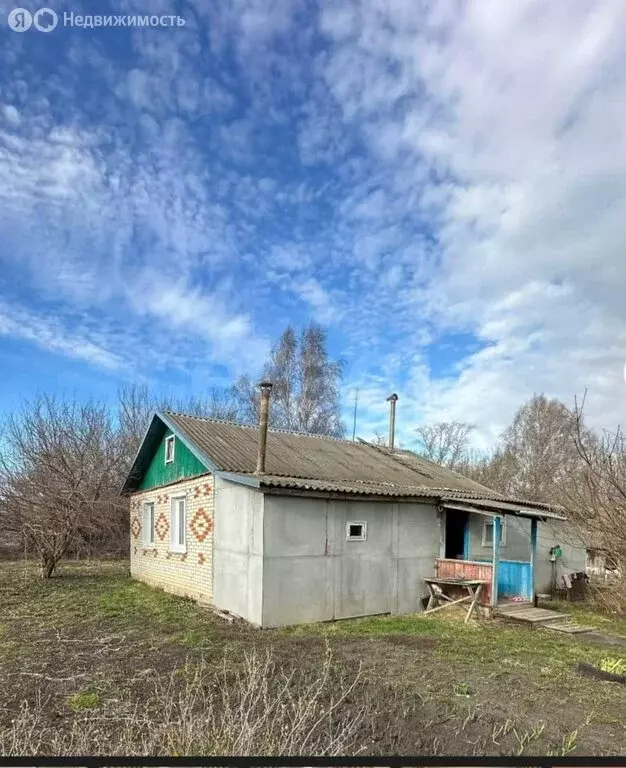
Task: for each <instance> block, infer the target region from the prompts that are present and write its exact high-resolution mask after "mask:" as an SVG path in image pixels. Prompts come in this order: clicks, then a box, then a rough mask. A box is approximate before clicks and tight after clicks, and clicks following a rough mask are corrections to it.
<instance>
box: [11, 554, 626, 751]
mask: <svg viewBox="0 0 626 768" xmlns="http://www.w3.org/2000/svg"><path fill="white" fill-rule="evenodd" d="M586 618H587V620H588V619H589V618H590V614H589V613H588V612H587V613H586ZM591 619H592V620H593V616H591ZM596 626H598V627H599V628H601V629H602V631H603V632H604V633H606V634H611V633H619V632H618V631H619V630H622V629H623V627H624V625H623V624H620V623H619V622H611V621H610V620H606V619H604V618H602V617H596ZM623 634H626V632H624V633H623ZM267 653H270V654H271V658H272V664H273V666H272V670H273V672H272V675H273V676H274V677H276V678H277V679H278V677H280V676H282V678H284V677H285V676H287V677H289V675H295V677H293V678H290V680H291V682H290V685H291V686H296V687H297V685H300V684H301V685H305V684H306V683H305V682H302V683H298V680H304V679H305V678H306V676H307V675H309V678H307V679H314V678H315V675H317V674H322V675H324V674H326V673H324V672H323V670H324V668H325V667H324V665H325V664H328V663H329V664H330V668H331V672H330V677H329V679H330V680H331V683H330V686H331V688H333V689H334V690H336V689H337V687H338V686H340V684H341V683H340V682H339V681H344V683H343V684H345V681H351V680H354V681H356V682H354V685H353V687H352V688H350V690H349V691H348V693H347V694H346V695H345V697H343V698H342V699H341V700H340V701H339V703H338V704H337V706H336V709H334V710H333V716H335V715H338V716H339V717H341V718H344V720H345V722H352V723H353V725H352V726H351V727H352V729H353V731H354V732H353V733H352V734H351V735H350V737H349V738H348V739H347V741H344V742H342V743H344V744H350V745H351V746H350V749H351V750H353V752H354V753H355V754H356V753H358V754H365V755H367V754H372V755H381V754H382V755H398V754H400V755H401V754H408V755H416V754H424V755H554V756H564V755H575V756H581V755H585V756H587V755H589V756H592V755H593V756H600V755H625V754H626V725H625V724H626V687H624V686H620V685H619V684H616V683H610V682H604V681H597V680H590V679H588V678H585V677H582V676H581V675H580V674H578V673H577V672H576V669H575V668H576V664H577V662H579V661H587V662H590V663H592V664H599V663H601V662H602V661H603V660H607V659H610V660H616V659H619V658H623V657H624V656H626V653H625V652H624V648H621V647H619V646H617V647H616V646H608V645H607V646H604V645H603V644H601V643H598V642H594V643H590V642H584V641H580V640H577V639H576V638H575V637H572V636H568V635H564V634H562V633H556V632H552V633H551V632H547V631H542V630H531V629H527V628H525V627H522V628H518V627H508V626H504V625H500V624H498V623H497V622H495V621H485V620H482V621H480V622H478V621H476V622H473V623H471V624H470V625H468V626H465V625H463V624H462V623H461V622H459V621H458V620H456V619H455V618H454V617H445V616H442V615H441V614H439V616H438V617H435V616H433V617H423V616H419V615H418V616H409V617H381V618H372V619H363V620H355V621H343V622H334V623H331V624H323V625H314V626H306V627H295V628H290V629H287V630H263V631H262V630H257V629H254V628H252V627H250V626H248V625H247V624H245V623H244V622H238V621H236V622H233V623H229V622H227V621H225V620H224V619H222V618H220V617H218V616H216V615H215V614H214V613H212V612H211V611H210V610H209V609H207V608H202V607H199V606H197V605H196V604H194V603H193V602H191V601H188V600H184V599H179V598H175V597H172V596H169V595H166V594H164V593H162V592H160V591H158V590H153V589H150V588H149V587H146V586H145V585H142V584H137V583H136V582H132V581H131V580H130V578H129V575H128V570H127V565H126V563H120V562H101V563H93V562H92V563H88V564H76V563H70V564H66V565H64V566H62V567H61V568H60V569H59V572H58V575H57V576H56V577H55V578H54V579H52V580H50V581H44V580H42V579H40V578H39V577H38V576H37V574H36V571H35V570H34V568H33V567H31V566H26V565H24V564H20V563H0V755H3V754H4V755H10V754H17V753H20V752H25V751H26V752H30V753H32V752H37V753H39V754H47V753H50V752H52V751H54V749H55V748H59V743H62V744H64V745H66V747H63V748H67V750H68V752H71V751H72V749H78V748H79V747H78V746H76V747H72V744H73V738H74V737H72V738H70V737H69V736H68V738H67V739H66V740H65V741H63V742H58V741H57V742H55V743H53V742H48V741H46V739H47V736H45V735H44V736H42V735H41V734H46V733H50V734H52V733H53V732H55V733H57V734H61V736H62V735H63V734H64V733H66V734H70V733H72V732H73V729H75V728H76V727H77V725H78V727H82V726H83V725H84V724H87V725H88V726H89V728H91V729H92V730H91V731H90V733H91V734H92V736H89V738H92V737H93V739H95V741H94V743H93V747H92V749H91V750H90V751H92V752H96V751H99V752H100V753H102V750H103V749H104V750H106V753H110V754H115V753H120V750H121V753H122V754H123V753H124V752H126V753H128V745H126V747H124V746H123V745H120V746H118V747H116V746H115V745H116V743H117V742H116V738H117V736H116V733H117V732H118V731H119V729H120V728H121V727H122V726H121V725H120V724H121V723H122V722H123V721H125V719H126V720H127V719H128V717H129V715H128V713H129V712H136V711H137V710H138V708H141V707H144V705H145V703H146V701H147V699H148V698H150V697H151V696H152V695H153V692H154V690H155V685H156V686H157V687H158V686H159V685H161V684H162V688H165V687H167V686H168V685H169V686H170V687H169V689H168V690H169V691H170V695H171V696H175V695H178V694H176V693H175V692H174V693H172V688H171V686H172V680H174V679H178V677H180V678H181V679H182V678H184V677H185V675H186V674H188V670H189V669H193V668H194V665H196V666H197V665H202V667H203V669H209V670H211V669H215V670H218V669H219V670H222V672H220V674H226V675H229V674H231V672H232V671H233V670H238V669H242V668H244V667H245V664H246V661H245V660H246V658H249V656H250V654H260V655H261V657H265V655H266V654H267ZM329 659H330V662H329V661H328V660H329ZM320 671H321V672H320ZM178 673H181V674H180V675H178ZM177 675H178V677H177ZM282 678H281V679H282ZM240 682H241V681H239V682H237V680H236V679H235V678H233V689H232V697H236V696H238V695H243V694H242V688H241V685H240ZM290 690H291V689H290ZM230 695H231V694H229V696H230ZM268 695H271V694H268ZM289 695H290V696H292V694H291V693H290V694H289ZM325 695H326V694H323V695H322V697H321V698H323V697H324V696H325ZM328 695H330V696H331V698H332V696H333V694H332V692H331V693H330V694H328ZM320 700H321V699H320ZM229 701H230V699H229ZM194 706H195V704H194ZM229 706H230V704H229ZM333 706H334V705H333ZM35 711H37V712H38V713H39V714H38V718H39V719H38V720H37V723H36V731H37V733H38V736H37V738H35V736H34V735H33V736H28V734H26V736H25V735H24V733H20V734H18V735H16V725H15V723H16V719H17V720H19V718H20V717H22V718H23V719H24V713H25V712H26V713H29V712H35ZM20 713H22V714H21V715H20ZM121 713H123V714H121ZM353 713H357V714H358V713H360V714H358V717H357V716H356V715H355V716H354V717H352V715H353ZM155 717H158V713H156V714H155ZM351 718H352V720H351ZM20 722H21V721H20ZM28 722H30V723H31V726H30V727H32V728H33V732H34V730H35V726H33V722H34V721H32V720H31V721H29V720H28V718H27V717H26V718H25V719H24V723H26V724H27V723H28ZM172 722H174V720H172ZM94 723H95V725H94ZM20 727H22V726H20ZM27 727H28V726H27V725H24V728H26V729H27ZM171 727H172V726H171V724H170V725H168V728H171ZM109 728H110V733H109V732H108V731H107V729H109ZM58 738H60V737H58ZM168 738H169V739H170V740H169V741H167V740H166V741H163V742H162V743H161V742H159V745H160V746H154V745H153V746H152V747H150V749H154V750H156V753H157V754H163V753H171V752H173V751H175V748H174V747H173V746H172V747H168V746H167V744H173V743H174V742H173V741H172V739H171V738H170V737H168ZM29 739H30V740H29ZM86 743H87V744H88V745H89V742H83V743H82V745H81V746H82V748H83V749H84V748H85V744H86ZM177 743H178V742H177ZM182 743H183V744H188V745H189V744H192V745H193V744H195V743H196V742H195V741H193V740H192V741H188V742H182ZM224 743H225V744H226V743H228V744H229V745H231V744H232V743H234V742H231V741H228V742H224ZM236 743H237V744H239V745H241V744H242V742H236ZM255 743H256V742H255ZM259 743H260V742H259ZM275 743H278V742H275V741H269V740H266V741H263V742H262V746H261V747H257V748H258V749H263V750H265V751H266V753H271V751H272V746H271V744H275ZM337 743H339V742H337ZM103 744H104V745H105V746H104V747H103V746H102V745H103ZM24 745H27V746H26V747H25V746H24ZM29 745H32V746H29ZM107 745H110V747H108V746H107ZM164 745H165V746H164ZM146 748H148V747H146ZM177 748H178V749H184V746H183V747H180V746H179V747H177ZM226 748H228V749H237V747H236V746H228V747H225V749H226ZM243 748H245V747H241V746H239V749H243ZM207 749H209V751H210V750H211V749H213V750H214V751H216V750H217V751H219V750H218V748H217V747H216V746H215V745H213V746H212V747H207ZM294 749H295V750H296V751H297V748H294ZM317 749H318V750H319V749H322V747H317ZM303 752H304V753H307V749H306V747H304V748H303ZM135 753H139V754H141V753H142V752H141V748H140V746H139V745H138V746H136V749H135ZM183 754H184V752H183Z"/></svg>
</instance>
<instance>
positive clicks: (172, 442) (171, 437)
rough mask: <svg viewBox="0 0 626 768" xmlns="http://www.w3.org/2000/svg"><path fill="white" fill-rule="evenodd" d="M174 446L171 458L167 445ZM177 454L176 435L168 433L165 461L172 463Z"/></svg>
mask: <svg viewBox="0 0 626 768" xmlns="http://www.w3.org/2000/svg"><path fill="white" fill-rule="evenodd" d="M168 445H171V446H172V457H171V458H170V459H168V458H167V446H168ZM175 455H176V435H168V436H167V437H166V438H165V463H166V464H171V463H172V462H173V461H174V456H175Z"/></svg>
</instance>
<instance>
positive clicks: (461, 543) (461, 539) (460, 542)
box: [445, 509, 469, 560]
mask: <svg viewBox="0 0 626 768" xmlns="http://www.w3.org/2000/svg"><path fill="white" fill-rule="evenodd" d="M445 557H446V558H447V559H449V560H467V559H468V557H469V512H459V511H458V510H456V509H447V510H446V548H445Z"/></svg>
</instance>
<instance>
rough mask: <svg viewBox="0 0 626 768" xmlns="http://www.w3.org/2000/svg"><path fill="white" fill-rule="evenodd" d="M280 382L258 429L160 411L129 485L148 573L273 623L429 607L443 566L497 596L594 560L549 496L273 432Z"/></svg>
mask: <svg viewBox="0 0 626 768" xmlns="http://www.w3.org/2000/svg"><path fill="white" fill-rule="evenodd" d="M269 389H270V388H269V386H264V387H263V390H262V400H261V403H262V407H261V421H260V424H259V426H258V427H251V426H241V425H237V424H233V423H229V422H223V421H215V420H211V419H204V418H198V417H193V416H187V415H183V414H179V413H172V412H168V411H162V412H158V413H156V414H155V415H154V416H153V418H152V421H151V424H150V426H149V428H148V431H147V433H146V435H145V438H144V440H143V442H142V444H141V447H140V449H139V452H138V454H137V457H136V459H135V461H134V464H133V467H132V469H131V472H130V474H129V476H128V479H127V480H126V483H125V486H124V492H125V493H126V494H128V495H129V496H130V516H131V524H130V530H131V574H132V576H133V577H134V578H135V579H139V580H141V581H144V582H146V583H148V584H152V585H154V586H157V587H162V588H163V589H164V590H166V591H168V592H172V593H175V594H179V595H184V596H188V597H190V598H193V599H195V600H197V601H199V602H202V603H209V604H212V605H213V606H215V607H217V608H219V609H222V610H224V611H228V612H230V613H232V614H235V615H237V616H240V617H242V618H244V619H246V620H248V621H249V622H252V623H253V624H255V625H258V626H261V627H276V626H283V625H289V624H296V623H305V622H317V621H325V620H331V619H340V618H349V617H356V616H366V615H372V614H383V613H409V612H416V611H421V610H423V606H424V602H425V598H426V597H427V594H428V591H427V587H426V584H425V582H424V578H428V577H432V576H434V575H439V576H444V577H445V576H455V575H456V576H458V575H459V574H464V575H465V577H468V578H469V577H472V578H476V577H479V578H481V579H484V580H485V581H486V582H487V583H488V589H486V590H484V595H485V600H486V602H487V603H488V604H489V605H491V606H495V605H496V604H497V603H498V601H499V600H502V599H503V598H508V597H521V598H525V599H533V596H534V594H535V593H536V592H542V591H548V589H549V587H550V584H551V580H552V578H553V571H554V569H555V567H558V568H561V569H563V568H566V569H570V570H572V571H576V570H582V569H584V565H585V550H584V548H582V547H578V546H576V545H574V544H568V543H567V542H565V541H564V539H563V537H562V534H563V528H562V525H563V518H562V516H561V515H560V514H558V512H555V511H554V510H553V509H551V508H550V507H548V506H546V505H542V504H538V503H535V502H525V501H521V500H518V499H511V498H505V497H503V496H501V495H500V494H498V493H495V492H493V491H491V490H489V489H488V488H486V487H484V486H482V485H480V484H478V483H475V482H473V481H472V480H469V479H467V478H465V477H463V476H461V475H459V474H457V473H455V472H452V471H450V470H448V469H444V468H442V467H440V466H438V465H436V464H433V463H431V462H429V461H426V460H424V459H422V458H420V457H418V456H417V455H415V454H412V453H410V452H406V451H394V450H391V449H389V448H385V447H381V446H376V445H372V444H370V443H367V442H364V441H358V442H351V441H347V440H339V439H334V438H329V437H321V436H316V435H309V434H299V433H294V432H287V431H281V430H273V429H269V430H268V429H267V413H268V408H269ZM555 546H559V547H560V548H561V553H562V556H561V557H560V558H559V560H560V561H561V562H560V563H556V565H555V564H554V563H553V561H551V559H550V554H549V553H550V551H551V550H552V549H553V547H555Z"/></svg>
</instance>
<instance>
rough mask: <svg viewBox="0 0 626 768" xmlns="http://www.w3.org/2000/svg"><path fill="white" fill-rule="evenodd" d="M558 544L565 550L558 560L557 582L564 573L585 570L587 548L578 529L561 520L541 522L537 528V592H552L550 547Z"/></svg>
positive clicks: (558, 582)
mask: <svg viewBox="0 0 626 768" xmlns="http://www.w3.org/2000/svg"><path fill="white" fill-rule="evenodd" d="M557 544H558V545H559V546H560V547H561V549H562V550H563V556H562V557H560V558H558V559H557V561H556V576H557V584H560V581H561V576H562V575H563V574H564V573H575V572H576V571H584V570H585V563H586V549H585V546H584V542H583V541H582V540H581V538H580V536H579V535H578V534H577V533H576V531H575V530H574V529H573V528H572V527H571V526H570V525H568V524H567V523H566V522H561V521H559V520H555V521H551V522H546V523H539V528H538V530H537V570H536V573H535V584H536V587H537V592H545V593H549V592H550V586H551V579H552V564H551V562H550V549H551V548H552V547H554V546H556V545H557Z"/></svg>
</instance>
